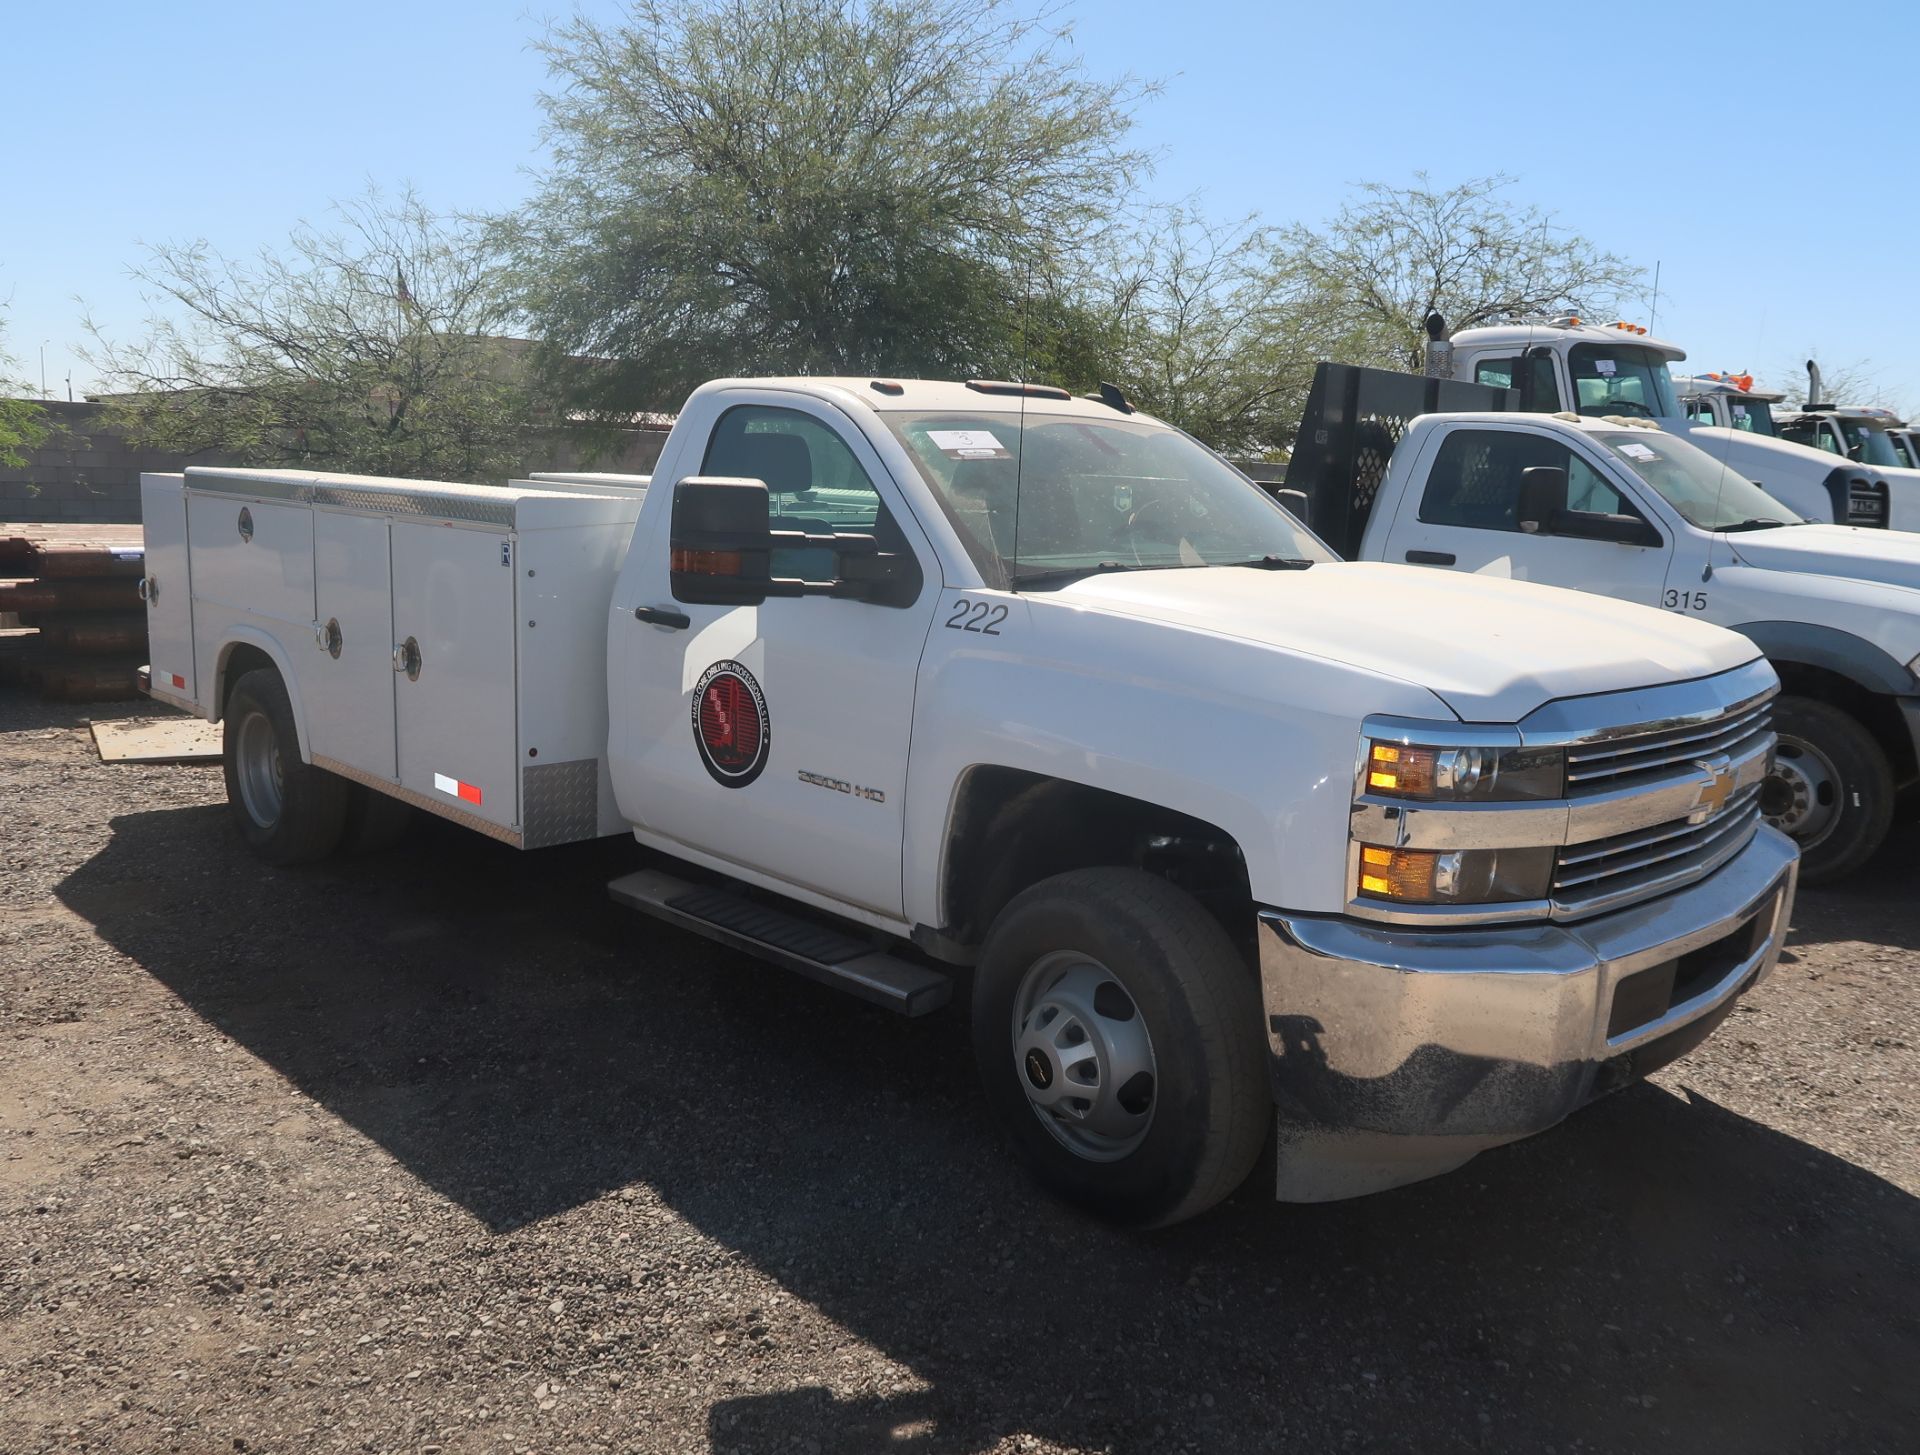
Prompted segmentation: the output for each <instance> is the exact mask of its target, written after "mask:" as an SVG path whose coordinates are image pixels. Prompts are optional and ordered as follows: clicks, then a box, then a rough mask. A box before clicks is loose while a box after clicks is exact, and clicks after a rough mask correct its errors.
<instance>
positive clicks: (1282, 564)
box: [1214, 556, 1313, 571]
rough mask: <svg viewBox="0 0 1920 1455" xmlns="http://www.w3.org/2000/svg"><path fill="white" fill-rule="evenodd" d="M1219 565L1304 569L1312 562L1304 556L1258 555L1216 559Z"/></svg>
mask: <svg viewBox="0 0 1920 1455" xmlns="http://www.w3.org/2000/svg"><path fill="white" fill-rule="evenodd" d="M1214 564H1215V565H1219V566H1251V567H1253V569H1254V570H1256V571H1304V570H1306V569H1307V568H1308V567H1309V566H1311V565H1312V564H1313V562H1311V561H1309V560H1308V559H1307V558H1306V557H1305V556H1260V557H1258V558H1257V559H1255V560H1251V561H1216V562H1214Z"/></svg>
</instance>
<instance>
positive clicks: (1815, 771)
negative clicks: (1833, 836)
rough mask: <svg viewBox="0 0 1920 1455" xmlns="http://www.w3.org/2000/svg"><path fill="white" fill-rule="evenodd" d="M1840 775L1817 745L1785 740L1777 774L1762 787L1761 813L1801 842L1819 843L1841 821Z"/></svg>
mask: <svg viewBox="0 0 1920 1455" xmlns="http://www.w3.org/2000/svg"><path fill="white" fill-rule="evenodd" d="M1840 792H1841V784H1840V774H1839V773H1838V772H1837V771H1836V770H1835V769H1834V766H1833V761H1832V760H1831V759H1830V758H1828V757H1827V755H1826V754H1825V753H1823V752H1821V751H1820V750H1819V749H1818V748H1816V747H1814V746H1813V744H1811V743H1809V742H1806V741H1804V740H1803V739H1800V738H1788V737H1783V738H1781V739H1780V745H1779V749H1778V751H1777V752H1776V753H1775V755H1774V762H1773V772H1772V773H1770V774H1769V775H1768V776H1767V781H1766V782H1765V783H1764V784H1762V785H1761V788H1760V812H1761V814H1762V816H1763V817H1765V819H1766V821H1767V822H1768V823H1770V824H1772V825H1773V826H1774V827H1775V828H1777V829H1779V830H1780V832H1781V833H1783V834H1788V835H1790V836H1792V837H1793V838H1795V839H1798V840H1799V841H1800V846H1801V848H1803V849H1804V848H1806V847H1808V846H1809V845H1812V844H1817V843H1819V842H1820V841H1821V840H1822V839H1824V838H1825V837H1826V836H1827V835H1828V834H1829V833H1831V832H1832V831H1833V826H1834V824H1835V823H1837V822H1838V821H1839V818H1840V809H1841V803H1840Z"/></svg>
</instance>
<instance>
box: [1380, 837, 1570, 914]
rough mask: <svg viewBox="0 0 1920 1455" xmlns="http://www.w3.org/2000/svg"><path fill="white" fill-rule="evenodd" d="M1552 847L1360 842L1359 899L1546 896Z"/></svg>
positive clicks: (1467, 900) (1483, 900)
mask: <svg viewBox="0 0 1920 1455" xmlns="http://www.w3.org/2000/svg"><path fill="white" fill-rule="evenodd" d="M1553 856H1554V851H1553V849H1551V848H1534V849H1395V848H1387V847H1384V846H1381V845H1377V844H1362V845H1361V846H1360V871H1359V881H1360V882H1359V883H1358V884H1357V885H1356V886H1355V890H1356V892H1357V893H1358V895H1359V897H1360V898H1362V899H1379V900H1387V901H1389V902H1392V903H1396V904H1511V903H1513V902H1514V901H1516V900H1528V899H1545V898H1546V897H1547V895H1548V893H1549V892H1550V890H1551V889H1552V885H1553Z"/></svg>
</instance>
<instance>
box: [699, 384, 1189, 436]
mask: <svg viewBox="0 0 1920 1455" xmlns="http://www.w3.org/2000/svg"><path fill="white" fill-rule="evenodd" d="M720 389H778V390H790V391H792V392H794V393H799V394H809V395H814V396H819V395H821V394H829V395H837V396H839V400H840V402H841V403H843V404H850V405H854V406H856V407H857V406H860V405H865V406H866V407H867V408H869V409H874V410H879V411H886V410H913V411H916V412H917V411H922V410H927V411H941V412H944V411H949V410H951V411H952V412H954V413H956V414H1018V413H1020V412H1021V408H1022V405H1023V404H1024V406H1025V408H1026V410H1027V412H1028V413H1032V414H1055V415H1058V414H1067V415H1079V416H1083V417H1085V418H1087V419H1107V420H1114V419H1130V420H1135V421H1139V422H1143V423H1152V424H1159V423H1161V421H1159V420H1157V419H1154V418H1153V417H1152V416H1151V415H1148V414H1145V413H1142V412H1139V411H1137V410H1136V411H1135V412H1133V413H1128V412H1126V411H1124V410H1121V409H1116V408H1115V407H1114V406H1113V405H1111V404H1107V403H1105V402H1103V401H1101V400H1099V399H1089V398H1086V397H1085V396H1083V395H1078V394H1069V393H1068V392H1067V391H1066V390H1064V389H1061V388H1059V387H1058V386H1056V385H1051V384H1039V383H1029V384H1019V383H1015V382H1012V381H1009V380H987V379H976V380H974V381H972V382H971V383H968V382H965V381H962V380H956V379H899V378H894V377H892V376H890V375H854V374H844V375H828V374H803V375H788V376H784V377H777V378H763V379H715V380H714V381H712V382H711V383H709V384H703V385H702V386H701V387H700V389H699V390H698V391H696V392H697V393H700V394H705V393H707V392H708V391H710V390H720Z"/></svg>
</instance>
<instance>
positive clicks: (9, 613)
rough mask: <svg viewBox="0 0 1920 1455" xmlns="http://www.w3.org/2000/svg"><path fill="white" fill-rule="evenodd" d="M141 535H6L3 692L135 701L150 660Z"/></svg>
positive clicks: (62, 530)
mask: <svg viewBox="0 0 1920 1455" xmlns="http://www.w3.org/2000/svg"><path fill="white" fill-rule="evenodd" d="M144 568H145V559H144V552H143V550H142V547H141V540H140V527H139V526H137V525H0V682H12V683H16V684H19V685H22V686H26V687H29V688H31V689H33V690H35V691H37V692H38V693H39V694H40V695H41V696H43V697H49V698H56V699H61V700H64V701H68V702H103V701H107V700H110V699H113V698H122V697H137V696H139V687H138V685H137V682H136V676H135V674H136V672H137V670H138V668H139V667H140V665H141V663H143V662H145V661H146V659H147V617H146V610H145V608H144V607H143V606H142V605H141V603H140V589H139V587H140V576H141V573H142V571H143V570H144Z"/></svg>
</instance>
